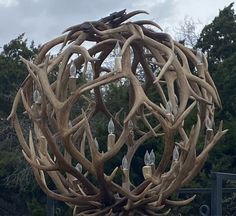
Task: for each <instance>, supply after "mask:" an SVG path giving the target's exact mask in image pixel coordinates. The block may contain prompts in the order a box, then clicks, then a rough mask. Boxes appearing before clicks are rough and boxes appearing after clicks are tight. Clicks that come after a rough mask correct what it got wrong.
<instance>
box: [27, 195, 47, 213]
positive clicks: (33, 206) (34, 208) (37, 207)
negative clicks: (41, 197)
mask: <svg viewBox="0 0 236 216" xmlns="http://www.w3.org/2000/svg"><path fill="white" fill-rule="evenodd" d="M28 208H29V209H30V215H32V216H42V215H46V211H45V208H43V207H42V204H40V203H39V202H38V201H37V199H36V198H33V199H32V200H31V201H30V202H28Z"/></svg>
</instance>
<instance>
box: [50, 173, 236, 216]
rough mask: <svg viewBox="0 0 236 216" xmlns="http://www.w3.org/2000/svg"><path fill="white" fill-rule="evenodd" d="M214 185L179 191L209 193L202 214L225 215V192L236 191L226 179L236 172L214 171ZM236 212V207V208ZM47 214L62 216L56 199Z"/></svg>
mask: <svg viewBox="0 0 236 216" xmlns="http://www.w3.org/2000/svg"><path fill="white" fill-rule="evenodd" d="M211 176H212V187H211V188H183V189H181V190H179V191H178V193H179V194H209V196H210V199H211V204H210V206H209V205H206V204H203V205H201V206H200V207H199V214H200V215H201V216H210V215H211V216H225V214H223V212H222V203H223V194H224V193H236V187H235V188H232V187H230V188H228V187H223V181H224V180H236V174H232V173H222V172H212V175H211ZM235 214H236V209H235ZM47 216H61V215H60V213H59V212H57V208H56V206H55V201H54V200H52V199H50V198H47Z"/></svg>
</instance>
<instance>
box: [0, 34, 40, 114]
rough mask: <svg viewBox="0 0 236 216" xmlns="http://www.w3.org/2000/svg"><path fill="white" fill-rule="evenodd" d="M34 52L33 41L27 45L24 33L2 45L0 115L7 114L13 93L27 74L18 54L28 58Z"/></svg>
mask: <svg viewBox="0 0 236 216" xmlns="http://www.w3.org/2000/svg"><path fill="white" fill-rule="evenodd" d="M36 52H37V48H36V47H35V46H34V42H31V45H30V46H29V47H28V45H27V39H24V34H21V35H19V36H18V37H17V38H16V39H13V40H11V41H10V42H9V43H8V44H6V45H4V46H3V51H2V52H1V53H0V115H2V116H4V117H6V116H7V115H8V114H9V111H10V108H11V105H12V102H13V98H14V97H13V95H15V93H16V90H17V89H18V88H19V85H20V83H21V82H22V81H23V80H24V79H25V77H26V76H27V72H26V67H25V65H24V64H23V63H22V62H21V61H19V60H20V56H22V57H24V58H27V59H30V58H33V57H34V55H35V54H36Z"/></svg>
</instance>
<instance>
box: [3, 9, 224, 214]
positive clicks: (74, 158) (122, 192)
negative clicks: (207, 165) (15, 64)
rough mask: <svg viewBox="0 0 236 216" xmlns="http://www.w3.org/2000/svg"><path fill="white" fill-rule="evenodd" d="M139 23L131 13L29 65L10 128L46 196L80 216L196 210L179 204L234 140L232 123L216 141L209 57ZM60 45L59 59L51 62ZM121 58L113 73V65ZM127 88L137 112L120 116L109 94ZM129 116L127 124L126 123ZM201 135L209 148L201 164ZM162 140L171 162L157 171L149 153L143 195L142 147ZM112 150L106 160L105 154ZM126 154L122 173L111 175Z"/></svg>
mask: <svg viewBox="0 0 236 216" xmlns="http://www.w3.org/2000/svg"><path fill="white" fill-rule="evenodd" d="M139 13H146V12H145V11H134V12H131V13H128V14H126V12H125V10H122V11H120V12H116V13H113V14H111V15H110V16H108V17H105V18H103V19H100V20H99V21H93V22H85V23H82V24H80V25H76V26H72V27H70V28H68V29H66V30H65V31H64V32H68V33H67V34H66V35H63V36H60V37H58V38H56V39H54V40H52V41H49V42H47V43H46V44H45V45H43V46H42V48H41V50H40V52H39V54H38V56H37V59H36V60H35V61H34V62H31V61H28V60H26V59H23V58H22V61H23V62H24V63H25V64H26V66H27V69H28V72H29V75H28V77H27V78H26V79H25V81H24V82H23V83H22V86H21V88H20V89H19V91H18V93H17V95H16V97H15V100H14V104H13V107H12V111H11V114H10V115H9V118H8V119H11V120H12V123H13V126H14V127H15V130H16V133H17V136H18V138H19V141H20V144H21V146H22V149H23V150H22V152H23V155H24V157H25V158H26V160H27V161H28V162H29V163H30V165H31V166H32V169H33V172H34V175H35V178H36V180H37V182H38V184H39V185H40V187H41V188H42V190H43V191H44V192H45V193H46V194H47V195H48V196H50V197H52V198H54V199H57V200H61V201H64V202H65V203H67V204H68V205H69V206H70V207H73V208H74V215H90V216H91V215H101V214H105V215H167V214H168V212H169V210H167V211H166V212H164V211H163V208H164V206H165V205H170V206H171V205H186V204H188V203H189V202H191V201H192V200H193V199H194V197H195V196H193V197H192V198H190V199H188V200H185V201H172V200H169V197H170V196H171V195H172V194H173V193H174V192H175V191H177V190H178V189H179V188H180V187H183V186H184V185H185V184H187V183H188V182H189V181H190V180H191V179H192V178H193V177H194V176H195V175H196V174H197V173H198V172H199V171H200V169H201V168H202V166H203V164H204V162H205V161H206V159H207V155H208V153H209V151H210V150H211V149H212V148H213V147H214V145H215V144H216V143H217V142H218V141H219V139H220V138H221V137H222V136H223V135H224V134H225V133H226V132H227V130H223V129H222V123H221V125H220V127H219V130H218V132H216V133H215V132H214V128H215V125H214V110H215V106H218V107H221V102H220V99H219V95H218V93H217V90H216V87H215V85H214V82H213V81H212V79H211V77H210V74H209V72H208V68H207V67H208V65H207V60H206V58H205V56H204V55H203V53H201V52H199V51H195V50H190V49H188V48H186V47H184V46H183V45H181V44H179V43H178V42H176V41H174V40H173V39H172V38H171V37H170V36H169V35H168V34H165V33H162V32H156V31H154V30H153V29H150V28H149V27H145V26H146V25H149V26H154V27H157V28H158V29H161V28H160V27H159V25H158V24H156V23H154V22H152V21H148V20H141V21H136V22H126V23H124V22H125V21H126V20H128V19H129V18H130V17H132V16H134V15H136V14H139ZM87 41H92V42H95V44H94V43H93V44H94V45H93V46H92V47H90V48H89V49H87V45H85V46H84V47H83V46H82V45H83V44H84V43H85V42H87ZM68 42H69V44H67V43H68ZM59 44H61V45H62V48H61V50H60V52H59V53H58V55H57V56H50V55H49V54H47V53H49V51H50V50H51V49H52V48H54V47H55V46H57V45H59ZM119 46H120V48H119ZM85 47H86V48H85ZM114 53H115V56H114ZM75 54H76V56H77V57H74V56H75ZM97 55H99V57H94V56H97ZM113 58H115V59H114V64H113V65H106V66H105V65H104V63H105V62H106V61H107V59H108V60H113ZM190 62H191V64H192V65H193V66H194V67H195V68H194V67H190V66H189V63H190ZM90 66H91V67H90ZM82 68H83V73H80V74H77V75H78V77H77V75H76V73H77V71H78V70H82ZM89 68H90V69H89ZM192 68H194V69H192ZM154 70H156V71H154ZM140 72H141V73H142V74H143V77H142V80H140V78H139V73H140ZM104 73H105V74H104ZM55 74H56V75H55ZM87 75H90V76H93V78H92V79H87V78H86V76H87ZM124 80H128V81H129V85H128V89H129V101H127V104H129V108H128V110H123V109H122V107H119V110H120V111H119V112H117V113H112V111H111V110H109V109H108V107H107V105H106V100H105V99H104V95H103V91H104V88H105V86H107V85H109V84H111V83H116V82H120V83H121V84H120V85H121V86H120V88H127V84H124ZM141 82H142V83H143V84H141ZM108 88H110V87H108ZM21 102H22V104H23V106H24V108H25V114H27V115H28V117H29V119H30V120H31V121H32V122H33V126H32V128H30V129H29V132H28V134H27V133H24V132H23V130H22V127H23V126H22V125H20V122H19V120H18V115H17V107H18V105H19V104H20V103H21ZM193 110H194V112H193ZM125 111H126V112H127V114H126V115H125V117H124V119H123V122H122V121H121V120H120V114H121V113H124V112H125ZM98 112H100V113H102V114H103V115H105V116H106V117H107V118H108V119H111V120H110V123H109V134H108V137H107V147H106V146H104V143H99V142H98V141H97V139H96V138H95V133H96V125H94V117H95V116H96V114H97V113H98ZM195 113H196V114H195ZM189 115H191V116H194V115H195V124H196V125H195V126H193V127H192V129H191V131H190V132H188V131H189V129H188V128H187V127H186V126H185V124H184V121H186V120H187V118H188V116H189ZM114 128H116V134H114ZM201 133H202V134H203V135H205V137H206V138H205V145H204V147H203V149H202V151H201V152H200V153H199V154H197V153H196V147H197V144H198V138H199V135H200V134H201ZM26 136H29V140H28V141H27V139H26V138H25V137H26ZM155 137H159V139H162V140H163V144H164V151H163V154H162V158H161V160H160V162H159V164H158V165H155V158H154V159H153V157H155V155H154V152H153V153H152V156H150V155H148V153H147V158H146V159H147V160H148V159H150V157H152V160H154V161H153V162H151V164H150V162H148V161H147V160H146V161H145V162H147V164H146V165H145V166H144V167H143V177H144V180H143V182H142V183H140V184H138V185H135V184H134V182H133V179H132V177H131V175H130V170H131V163H132V160H133V158H134V157H135V155H136V153H137V150H138V149H139V148H140V146H141V145H143V144H144V143H145V142H146V141H147V140H149V139H153V138H155ZM102 145H103V149H105V151H104V152H100V149H99V146H100V147H101V146H102ZM125 145H126V146H127V152H126V154H125V156H124V158H123V164H122V166H121V168H119V167H113V170H112V171H111V172H110V173H108V172H107V171H105V165H107V164H108V163H109V161H110V160H111V159H112V158H114V157H116V156H117V155H118V153H119V152H121V151H123V150H122V149H123V147H124V146H125ZM118 170H121V171H122V173H123V180H122V182H121V183H119V182H118V181H117V180H115V179H116V175H117V172H118ZM45 175H48V176H49V177H50V178H51V179H52V181H53V182H54V186H55V187H56V192H55V190H52V189H50V188H49V187H48V185H47V183H46V178H45ZM165 210H166V209H165Z"/></svg>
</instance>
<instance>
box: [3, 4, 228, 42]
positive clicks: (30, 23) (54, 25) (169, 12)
mask: <svg viewBox="0 0 236 216" xmlns="http://www.w3.org/2000/svg"><path fill="white" fill-rule="evenodd" d="M0 1H1V2H4V1H6V0H0ZM12 1H13V0H12ZM199 1H203V0H199ZM209 1H211V2H214V0H209ZM220 1H221V0H219V2H220ZM225 1H230V0H225ZM8 2H11V0H8ZM14 2H16V0H14ZM184 2H185V5H184V6H185V8H186V7H187V4H189V2H188V1H187V0H136V1H132V0H126V1H122V0H120V1H117V0H96V1H91V0H87V1H82V0H70V1H67V0H50V1H47V0H18V4H13V6H12V7H10V4H9V5H8V6H9V7H4V5H3V4H0V28H1V31H0V46H1V45H3V44H5V43H7V42H9V41H10V40H11V39H13V38H15V37H16V36H18V35H19V34H21V33H23V32H25V33H26V37H27V38H28V39H29V40H35V42H36V44H38V43H44V42H45V41H48V40H50V39H51V38H53V37H56V36H58V35H60V34H61V32H62V31H63V30H64V29H65V28H67V27H69V26H72V25H75V24H79V23H81V22H84V21H86V20H97V19H100V18H102V17H104V16H107V15H108V14H110V13H112V12H114V11H119V10H122V9H124V8H126V9H127V11H132V10H134V9H144V10H147V11H148V12H149V13H150V16H146V15H145V16H144V15H143V16H142V15H139V16H138V18H145V19H154V18H155V20H156V21H157V22H158V23H159V24H161V25H162V23H165V24H167V25H168V23H169V24H172V23H173V22H174V21H176V20H177V19H176V17H179V18H181V17H182V19H183V17H184V15H185V14H183V13H185V11H181V10H179V3H181V4H183V3H184ZM218 4H220V3H218ZM221 4H222V3H221ZM226 4H227V3H224V4H223V5H226ZM209 10H210V9H209ZM217 13H218V9H217V10H216V12H215V15H217ZM206 16H207V14H206Z"/></svg>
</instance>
